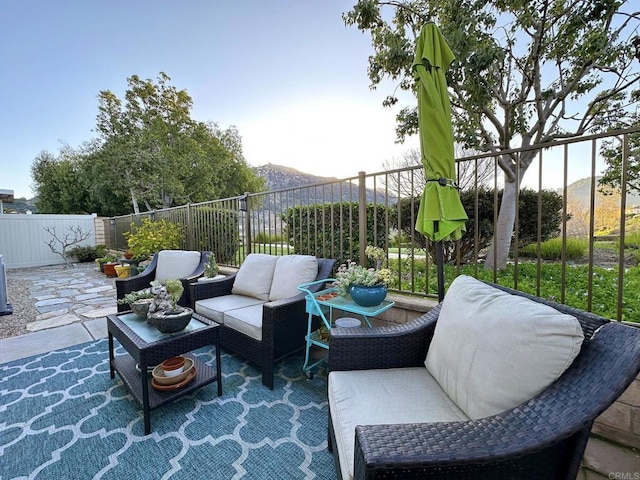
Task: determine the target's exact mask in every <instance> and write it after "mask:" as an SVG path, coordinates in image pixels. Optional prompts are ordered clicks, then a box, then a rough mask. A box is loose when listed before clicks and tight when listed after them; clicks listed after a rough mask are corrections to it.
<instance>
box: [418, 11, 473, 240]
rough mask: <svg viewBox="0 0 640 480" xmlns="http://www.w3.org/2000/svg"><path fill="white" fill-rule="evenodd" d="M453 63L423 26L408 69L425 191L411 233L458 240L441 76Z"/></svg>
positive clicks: (431, 29)
mask: <svg viewBox="0 0 640 480" xmlns="http://www.w3.org/2000/svg"><path fill="white" fill-rule="evenodd" d="M453 60H455V56H454V55H453V52H452V51H451V49H450V48H449V45H447V42H446V40H445V39H444V37H443V36H442V34H441V33H440V30H438V27H437V26H436V25H435V24H433V23H429V24H427V25H425V26H424V27H422V31H421V32H420V38H419V39H418V43H417V44H416V55H415V59H414V60H413V69H414V73H415V76H416V80H417V81H418V126H419V129H420V149H421V151H422V163H423V165H424V169H425V174H426V175H425V176H426V180H427V183H426V186H425V189H424V192H423V194H422V200H421V202H420V209H419V210H418V219H417V221H416V230H418V231H419V232H420V233H422V234H424V235H426V236H427V237H428V238H429V239H431V240H435V241H440V240H459V239H460V238H461V237H462V234H463V233H464V232H465V231H466V227H465V222H466V220H467V219H468V217H467V214H466V212H465V211H464V207H463V206H462V202H460V195H459V194H458V188H457V184H456V181H455V179H456V171H455V162H454V152H453V129H452V127H451V106H450V104H449V94H448V92H447V80H446V78H445V75H444V72H445V70H446V69H447V68H448V67H449V65H450V64H451V62H453Z"/></svg>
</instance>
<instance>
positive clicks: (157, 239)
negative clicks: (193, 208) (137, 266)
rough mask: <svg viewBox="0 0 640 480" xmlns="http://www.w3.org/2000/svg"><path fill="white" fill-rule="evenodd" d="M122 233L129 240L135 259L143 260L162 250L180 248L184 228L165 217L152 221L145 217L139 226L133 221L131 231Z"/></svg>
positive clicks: (130, 249)
mask: <svg viewBox="0 0 640 480" xmlns="http://www.w3.org/2000/svg"><path fill="white" fill-rule="evenodd" d="M122 235H123V236H124V237H125V239H126V240H127V245H128V247H129V251H130V252H131V254H132V255H133V259H134V260H135V261H139V262H142V261H144V260H147V259H148V258H149V257H150V256H151V255H153V254H154V253H157V252H159V251H160V250H175V249H177V248H180V239H181V238H182V230H181V228H180V226H179V225H177V224H175V223H171V222H169V221H167V220H165V219H162V220H158V221H155V222H152V221H151V220H150V219H148V218H145V219H144V220H143V221H142V223H141V224H140V225H139V226H137V225H136V224H134V223H132V224H131V232H124V233H123V234H122Z"/></svg>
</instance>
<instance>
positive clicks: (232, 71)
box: [0, 0, 418, 198]
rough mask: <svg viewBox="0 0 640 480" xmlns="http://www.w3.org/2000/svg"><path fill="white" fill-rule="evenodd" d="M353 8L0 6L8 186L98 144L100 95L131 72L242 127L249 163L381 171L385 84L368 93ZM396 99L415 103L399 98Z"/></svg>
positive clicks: (0, 95)
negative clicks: (41, 157)
mask: <svg viewBox="0 0 640 480" xmlns="http://www.w3.org/2000/svg"><path fill="white" fill-rule="evenodd" d="M354 3H355V0H348V1H347V0H329V1H311V0H268V1H267V0H252V1H249V0H226V1H222V0H218V1H213V0H193V1H188V2H178V1H168V0H164V1H159V0H156V1H149V0H136V1H122V0H110V1H107V2H105V1H103V2H97V1H86V0H56V1H49V0H3V1H2V8H1V9H0V45H2V46H1V47H0V62H1V64H2V74H1V75H0V105H1V109H0V189H10V190H14V192H15V195H16V197H27V198H30V197H31V196H33V192H32V190H31V188H30V186H31V183H32V180H31V175H30V168H31V164H32V163H33V161H34V159H35V158H36V156H37V155H38V153H39V152H41V151H43V150H46V151H49V152H51V153H54V154H57V153H58V151H59V149H60V147H61V146H62V145H63V144H64V143H66V144H69V145H71V146H72V147H77V146H79V145H80V144H82V142H84V141H87V140H90V139H91V138H94V137H95V134H94V132H93V128H94V127H95V119H96V114H97V113H98V98H97V96H98V93H99V92H100V91H101V90H111V91H112V92H114V93H115V94H116V95H117V96H118V97H120V98H122V97H123V94H124V91H125V90H126V79H127V77H130V76H131V75H133V74H137V75H138V76H140V77H141V78H152V79H156V77H157V75H158V73H159V72H161V71H163V72H165V73H167V74H168V75H169V76H170V77H171V84H172V85H174V86H175V87H176V88H178V89H185V90H187V92H189V94H190V95H191V97H192V98H193V102H194V108H193V111H192V116H193V118H195V119H197V120H202V121H214V122H217V123H218V124H219V125H220V126H221V127H222V128H226V127H228V126H230V125H235V126H236V127H237V128H238V130H239V132H240V134H241V136H242V137H243V145H244V153H245V158H246V159H247V161H248V163H249V164H250V165H254V166H257V165H264V164H266V163H269V162H271V163H277V164H281V165H286V166H290V167H293V168H297V169H299V170H301V171H304V172H307V173H312V174H317V175H324V176H336V177H347V176H355V175H356V174H357V172H358V171H361V170H364V171H366V172H376V171H380V170H382V162H383V161H385V160H391V159H392V158H394V157H395V158H399V157H400V156H401V155H402V153H403V152H405V151H406V150H408V149H410V148H415V147H417V145H418V142H417V139H415V138H412V139H409V141H408V142H407V143H405V145H397V144H395V132H394V127H395V118H394V117H395V113H396V111H397V109H396V110H390V109H386V108H383V107H382V100H383V99H384V97H385V96H386V95H388V94H389V93H391V92H392V90H393V88H394V85H393V84H391V83H388V84H386V85H385V86H384V87H380V88H379V89H378V90H375V91H371V90H370V89H369V83H370V82H369V79H368V78H367V58H368V56H369V55H370V54H371V53H372V47H371V43H370V39H369V37H368V35H364V34H363V33H362V32H360V31H358V30H357V29H356V28H354V27H346V26H345V25H344V23H343V21H342V17H341V15H342V13H343V12H346V11H348V10H349V9H350V8H351V7H352V5H353V4H354ZM401 103H402V105H401V106H405V105H411V104H415V100H414V99H413V98H412V97H410V96H408V97H403V99H402V101H401Z"/></svg>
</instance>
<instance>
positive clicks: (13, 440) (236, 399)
mask: <svg viewBox="0 0 640 480" xmlns="http://www.w3.org/2000/svg"><path fill="white" fill-rule="evenodd" d="M116 353H117V354H122V353H124V350H123V349H122V347H119V348H118V350H117V352H116ZM196 353H197V354H198V355H199V356H200V357H201V358H203V359H204V360H205V361H208V362H212V361H213V355H211V353H210V351H207V350H205V349H202V350H200V351H198V352H196ZM108 358H109V355H108V344H107V341H106V339H105V340H99V341H97V342H92V343H87V344H82V345H77V346H75V347H71V348H68V349H63V350H58V351H55V352H51V353H48V354H46V355H42V356H38V357H31V358H28V359H23V360H17V361H14V362H11V363H6V364H3V365H0V480H6V479H15V478H20V479H22V478H24V479H27V478H28V479H32V478H33V479H35V478H37V479H56V480H58V479H140V478H145V479H146V478H149V479H161V478H162V479H169V478H170V479H232V478H243V479H302V478H320V479H328V478H335V477H336V474H335V467H334V463H333V458H332V456H331V454H330V453H329V452H328V451H327V443H326V439H327V397H326V386H327V384H326V372H318V373H317V374H316V375H315V376H314V378H313V380H307V379H306V377H305V376H304V374H303V373H302V364H303V358H301V357H292V358H289V359H286V360H284V361H281V362H279V363H278V364H277V375H276V379H275V384H274V389H273V390H269V389H268V388H266V387H264V386H263V385H262V380H261V376H260V373H259V372H258V371H257V370H256V369H255V368H253V367H251V366H249V365H248V364H246V363H243V362H242V361H241V360H240V359H238V358H236V357H235V356H233V355H228V354H224V352H223V355H222V372H223V395H222V397H218V396H217V394H216V389H217V386H216V384H215V383H213V384H210V385H207V386H205V387H203V388H201V389H199V390H197V391H196V392H194V393H193V394H192V395H188V396H185V397H183V398H181V399H179V400H177V401H175V402H173V403H170V404H168V405H165V406H163V407H160V408H157V409H155V410H153V411H152V412H151V428H152V432H151V434H150V435H147V436H144V426H143V420H142V409H141V406H140V405H139V404H138V403H137V402H136V401H135V400H134V399H133V397H132V396H131V395H130V394H129V392H128V390H127V389H126V387H124V385H123V384H122V381H121V380H120V378H119V376H118V375H117V374H116V378H115V379H114V380H111V379H110V378H109V360H108Z"/></svg>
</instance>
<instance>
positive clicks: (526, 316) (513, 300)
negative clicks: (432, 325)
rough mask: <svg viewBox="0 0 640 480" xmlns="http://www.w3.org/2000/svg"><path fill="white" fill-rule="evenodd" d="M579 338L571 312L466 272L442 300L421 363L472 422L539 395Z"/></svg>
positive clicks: (576, 347) (574, 352)
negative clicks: (422, 362) (533, 299)
mask: <svg viewBox="0 0 640 480" xmlns="http://www.w3.org/2000/svg"><path fill="white" fill-rule="evenodd" d="M583 339H584V335H583V333H582V328H581V327H580V323H579V322H578V320H577V319H576V318H575V317H573V316H571V315H567V314H564V313H560V312H558V311H557V310H555V309H554V308H551V307H549V306H547V305H543V304H540V303H537V302H534V301H531V300H529V299H526V298H523V297H520V296H516V295H511V294H509V293H506V292H503V291H502V290H498V289H496V288H493V287H491V286H490V285H487V284H485V283H482V282H480V281H478V280H476V279H475V278H473V277H469V276H465V275H463V276H460V277H458V278H456V279H455V280H454V281H453V282H452V284H451V286H450V287H449V290H448V291H447V294H446V296H445V298H444V301H443V305H442V310H441V312H440V315H439V318H438V322H437V324H436V329H435V332H434V336H433V340H432V342H431V345H430V347H429V352H428V354H427V358H426V361H425V365H426V367H427V369H428V370H429V372H430V373H431V374H432V375H433V376H434V377H435V378H436V379H437V380H438V382H439V383H440V385H441V386H442V388H443V389H444V391H445V392H447V394H448V395H449V396H450V397H451V399H452V400H453V401H454V402H455V403H456V405H458V406H459V407H460V408H461V409H462V410H463V411H464V412H465V413H466V414H467V415H468V416H469V417H471V418H472V419H477V418H482V417H487V416H490V415H495V414H498V413H501V412H503V411H505V410H509V409H511V408H513V407H515V406H517V405H519V404H521V403H523V402H525V401H527V400H529V399H531V398H533V397H534V396H536V395H537V394H538V393H540V392H542V391H543V390H544V389H545V388H546V387H548V386H549V385H551V384H552V383H553V382H554V381H555V380H556V379H557V378H558V377H559V376H560V375H562V373H563V372H564V371H565V369H566V368H567V367H568V366H569V365H571V363H572V362H573V359H574V358H575V357H576V355H578V353H579V352H580V347H581V345H582V341H583Z"/></svg>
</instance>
